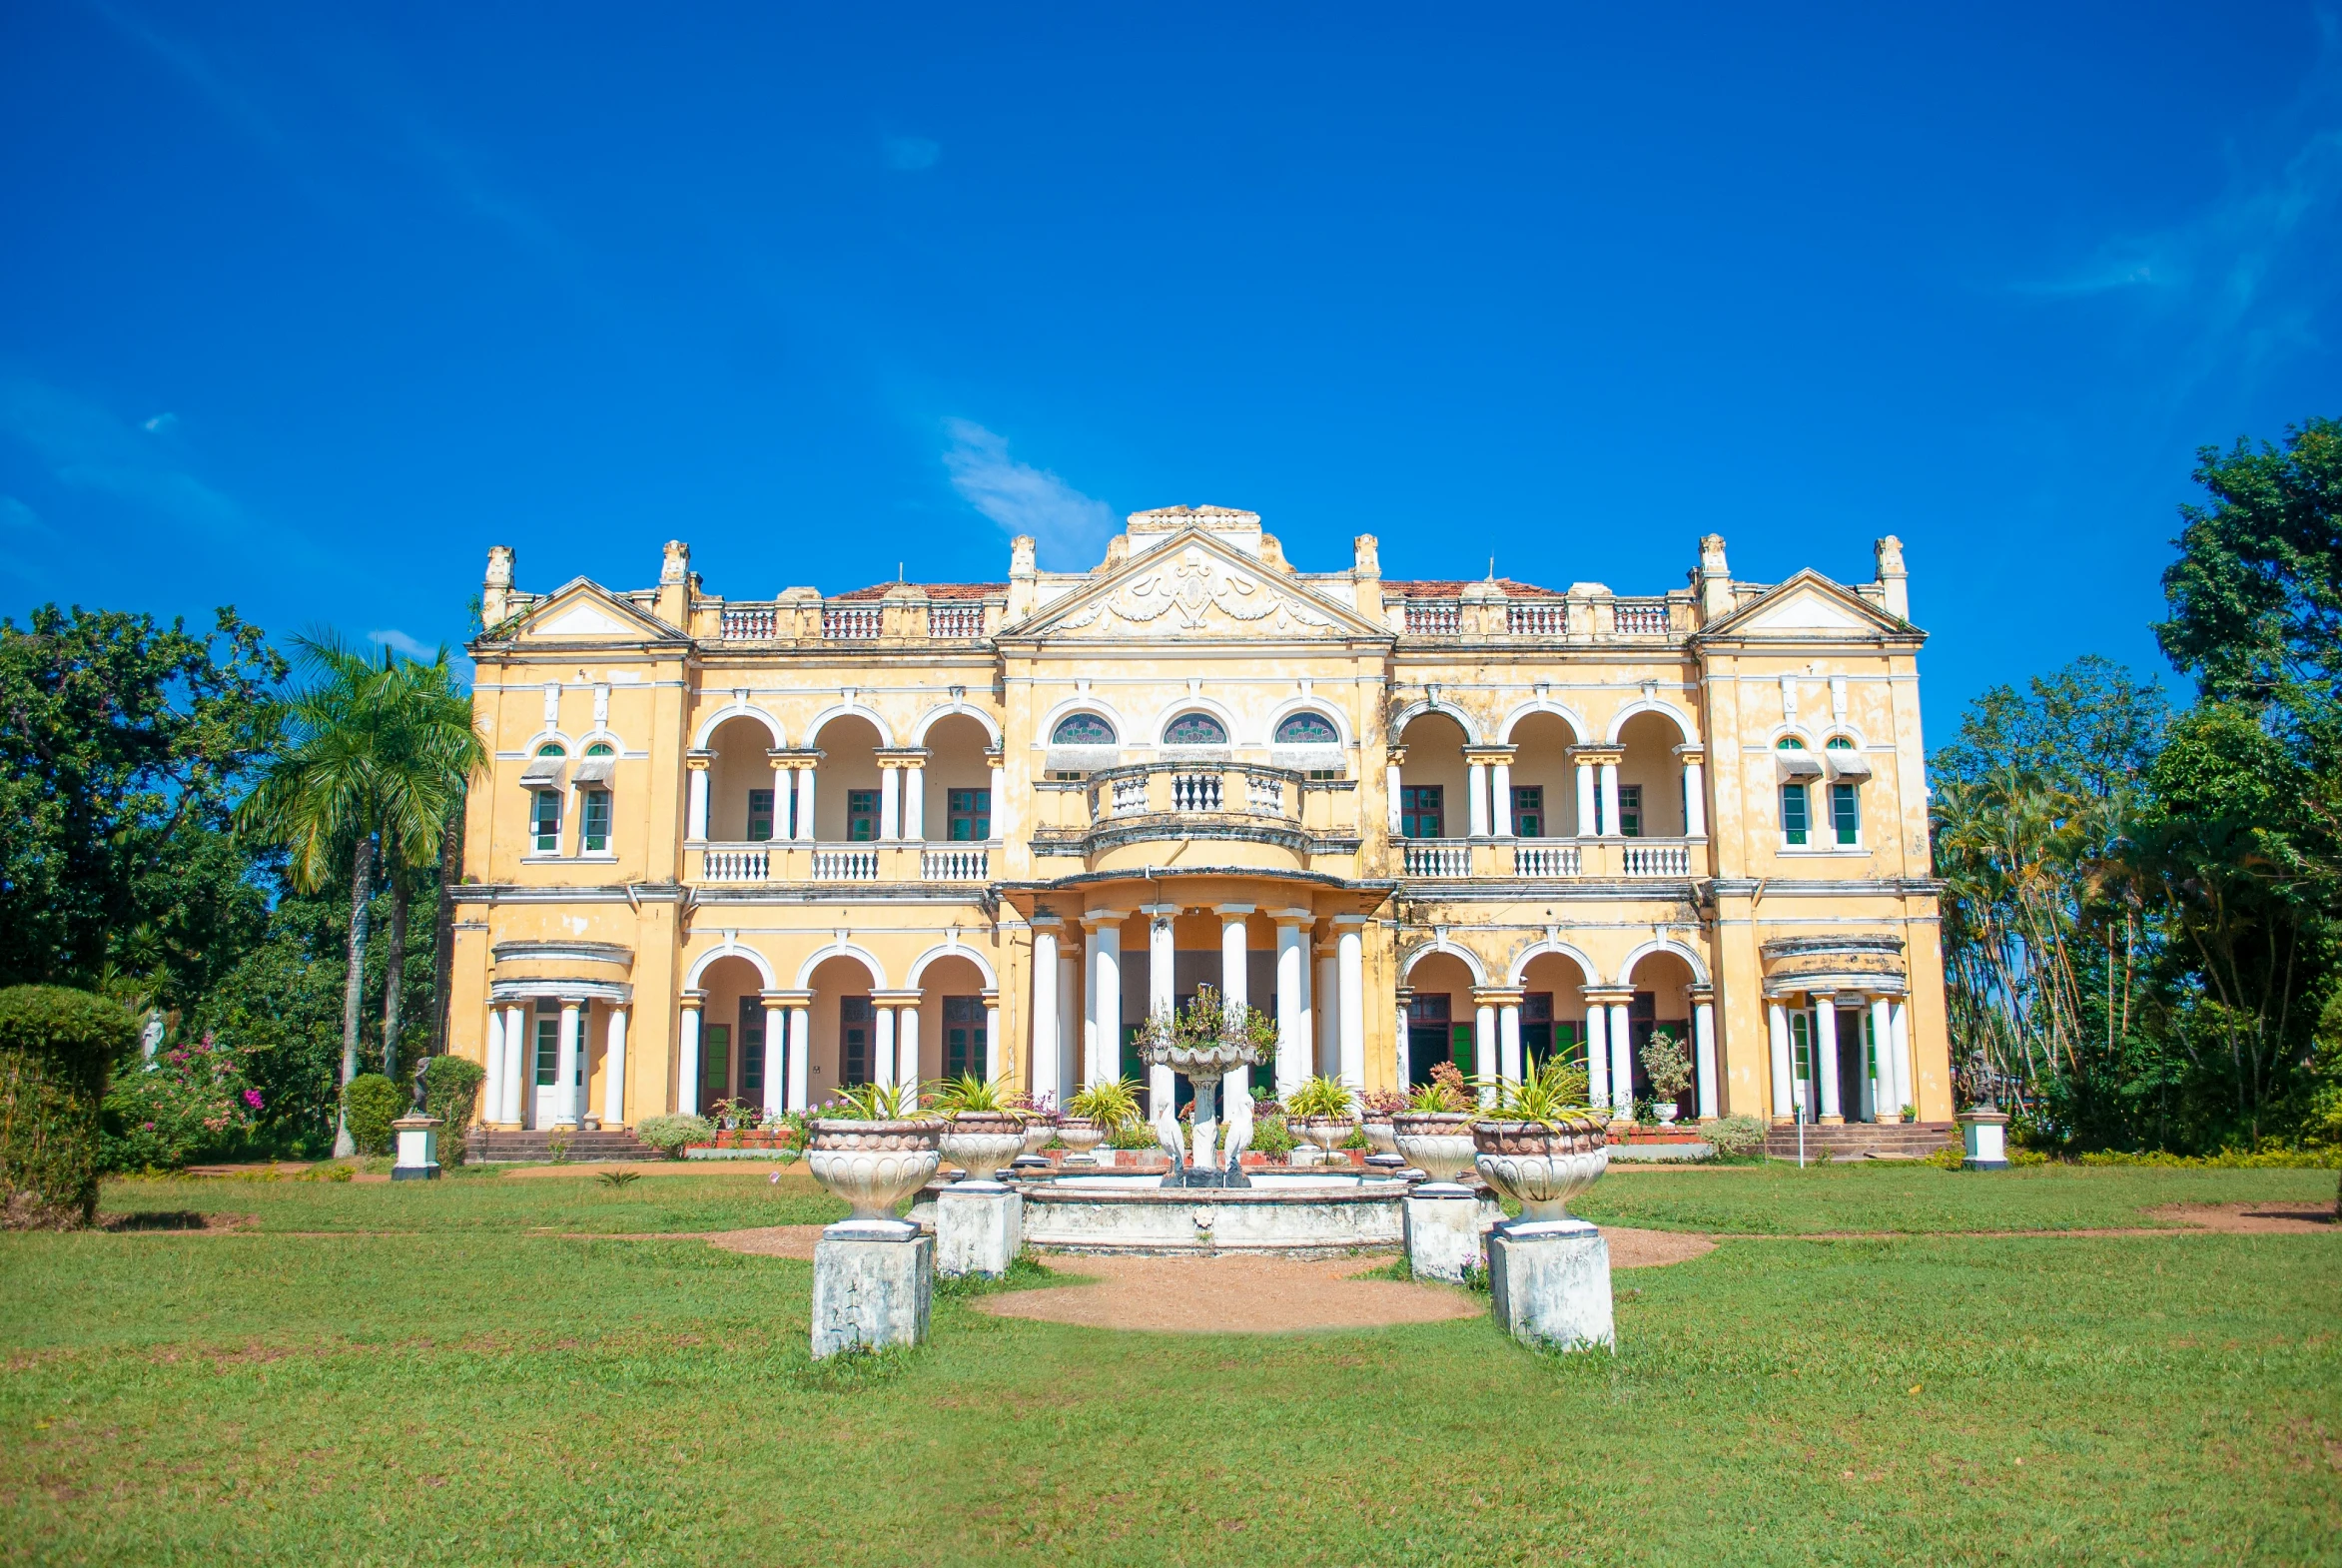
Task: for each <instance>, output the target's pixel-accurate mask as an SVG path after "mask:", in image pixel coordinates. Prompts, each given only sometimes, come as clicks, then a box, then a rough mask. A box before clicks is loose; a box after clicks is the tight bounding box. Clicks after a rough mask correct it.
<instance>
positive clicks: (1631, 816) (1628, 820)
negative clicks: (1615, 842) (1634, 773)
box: [1618, 784, 1643, 839]
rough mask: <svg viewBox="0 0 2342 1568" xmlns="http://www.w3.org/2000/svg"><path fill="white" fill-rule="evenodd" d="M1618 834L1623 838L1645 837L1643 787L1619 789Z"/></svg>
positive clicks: (1632, 786) (1626, 785) (1634, 786)
mask: <svg viewBox="0 0 2342 1568" xmlns="http://www.w3.org/2000/svg"><path fill="white" fill-rule="evenodd" d="M1618 833H1619V837H1621V838H1630V839H1639V838H1641V837H1642V836H1643V786H1642V785H1640V784H1621V785H1620V786H1619V787H1618Z"/></svg>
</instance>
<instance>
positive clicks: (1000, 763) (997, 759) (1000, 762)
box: [984, 746, 1009, 768]
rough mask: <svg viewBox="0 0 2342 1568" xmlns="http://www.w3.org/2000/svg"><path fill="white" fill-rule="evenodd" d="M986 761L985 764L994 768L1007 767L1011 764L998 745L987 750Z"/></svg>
mask: <svg viewBox="0 0 2342 1568" xmlns="http://www.w3.org/2000/svg"><path fill="white" fill-rule="evenodd" d="M984 762H985V766H987V767H993V768H1005V767H1007V766H1008V765H1009V759H1008V758H1007V757H1005V756H1003V755H1002V754H1001V749H1000V747H998V746H995V747H993V748H992V749H991V750H989V751H987V752H985V754H984Z"/></svg>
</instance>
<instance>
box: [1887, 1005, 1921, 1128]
mask: <svg viewBox="0 0 2342 1568" xmlns="http://www.w3.org/2000/svg"><path fill="white" fill-rule="evenodd" d="M1890 1012H1891V1014H1892V1016H1893V1018H1894V1020H1895V1100H1896V1109H1897V1110H1901V1109H1902V1108H1903V1107H1905V1106H1917V1105H1918V1104H1919V1103H1920V1091H1919V1081H1918V1080H1917V1079H1916V1078H1914V1077H1913V1076H1912V1060H1911V1004H1910V1003H1909V1002H1907V1001H1904V1000H1902V999H1900V998H1899V999H1898V1000H1897V1001H1896V1003H1895V1005H1894V1007H1893V1008H1892V1009H1891V1010H1890Z"/></svg>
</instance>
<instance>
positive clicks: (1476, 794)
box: [1464, 751, 1488, 839]
mask: <svg viewBox="0 0 2342 1568" xmlns="http://www.w3.org/2000/svg"><path fill="white" fill-rule="evenodd" d="M1464 759H1465V760H1464V795H1465V798H1466V799H1467V800H1468V801H1469V802H1470V817H1471V833H1472V837H1474V838H1476V839H1484V838H1486V837H1487V836H1488V764H1487V763H1485V762H1483V761H1481V760H1480V759H1479V758H1478V757H1475V756H1473V755H1472V754H1471V753H1470V752H1468V751H1467V752H1465V753H1464Z"/></svg>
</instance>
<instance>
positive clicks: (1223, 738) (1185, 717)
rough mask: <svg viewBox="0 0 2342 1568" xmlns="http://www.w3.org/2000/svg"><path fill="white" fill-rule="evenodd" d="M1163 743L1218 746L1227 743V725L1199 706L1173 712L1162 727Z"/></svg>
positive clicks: (1190, 746)
mask: <svg viewBox="0 0 2342 1568" xmlns="http://www.w3.org/2000/svg"><path fill="white" fill-rule="evenodd" d="M1163 743H1164V744H1165V745H1166V746H1171V747H1183V748H1193V747H1198V746H1200V747H1206V748H1220V747H1224V746H1226V745H1227V743H1228V738H1227V726H1226V725H1225V724H1222V723H1220V721H1219V720H1218V719H1217V718H1215V717H1213V716H1212V715H1211V714H1209V713H1206V712H1204V711H1203V710H1202V709H1200V708H1189V709H1188V710H1187V711H1185V712H1183V713H1178V714H1174V715H1172V717H1171V722H1170V723H1169V724H1166V725H1165V726H1164V727H1163Z"/></svg>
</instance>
